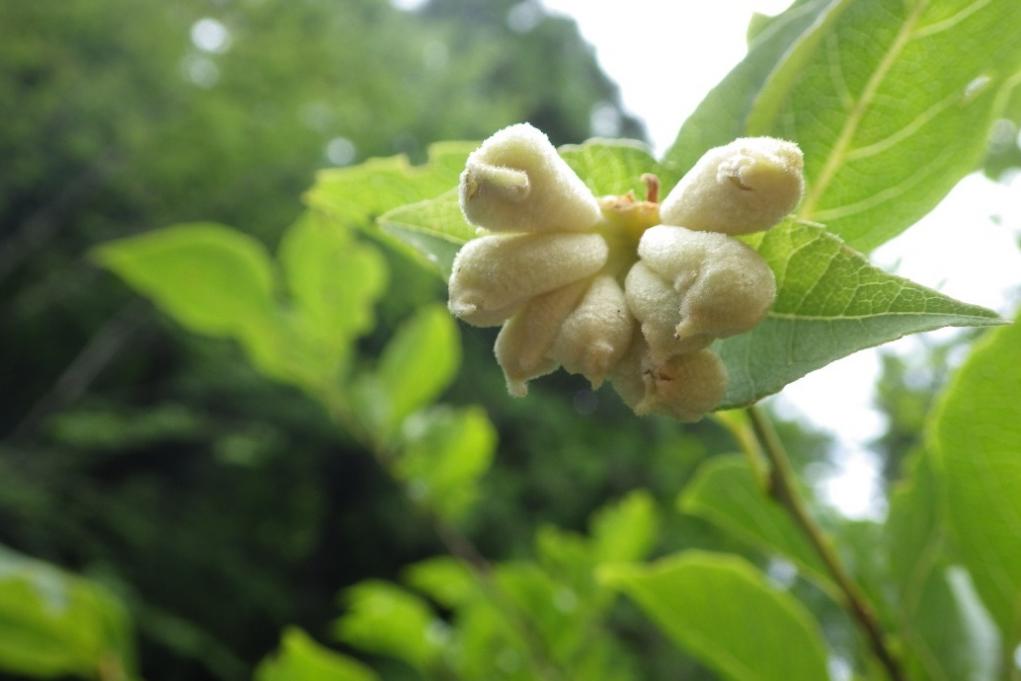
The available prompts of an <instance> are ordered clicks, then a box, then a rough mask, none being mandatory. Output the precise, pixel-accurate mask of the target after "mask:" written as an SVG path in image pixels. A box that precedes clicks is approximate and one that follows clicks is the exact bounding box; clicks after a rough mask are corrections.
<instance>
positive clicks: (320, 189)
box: [305, 142, 478, 268]
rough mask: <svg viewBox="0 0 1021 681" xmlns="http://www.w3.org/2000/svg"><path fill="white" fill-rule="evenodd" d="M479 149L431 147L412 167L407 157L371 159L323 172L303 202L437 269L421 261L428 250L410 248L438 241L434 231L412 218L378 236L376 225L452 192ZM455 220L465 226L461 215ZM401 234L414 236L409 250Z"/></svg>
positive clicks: (450, 145)
mask: <svg viewBox="0 0 1021 681" xmlns="http://www.w3.org/2000/svg"><path fill="white" fill-rule="evenodd" d="M477 146H478V144H477V143H475V142H441V143H438V144H434V145H432V146H430V147H429V160H428V162H426V163H425V164H423V165H420V166H413V165H411V164H410V163H409V162H408V159H407V157H405V156H392V157H389V158H376V159H370V160H368V161H366V162H365V163H362V164H361V165H357V166H353V167H351V168H331V169H329V170H324V171H321V172H320V173H319V174H318V175H317V176H316V182H315V184H314V185H313V187H312V189H310V190H309V191H308V192H307V193H306V194H305V201H306V203H308V205H310V206H311V207H313V208H315V209H317V210H321V211H323V212H325V213H326V214H327V215H329V216H330V217H332V218H333V219H336V220H338V221H339V222H340V223H341V224H343V225H345V226H351V227H356V228H358V229H363V230H366V231H367V232H369V233H370V234H372V235H373V236H375V237H377V238H380V237H381V238H383V239H384V240H385V241H387V243H389V244H391V245H393V246H395V247H396V248H397V249H398V250H401V251H403V252H404V253H406V254H408V255H411V256H413V257H415V258H416V259H418V260H419V262H421V263H422V264H424V265H426V266H430V267H433V268H435V267H436V263H435V262H433V261H432V260H431V259H426V258H423V257H422V253H423V252H425V253H432V249H429V248H424V247H423V246H422V244H419V243H414V242H415V241H420V242H424V243H426V244H428V243H431V242H432V241H433V240H435V238H436V235H435V234H434V233H433V232H432V231H430V230H429V229H426V228H425V227H421V228H419V227H416V225H417V221H416V220H415V219H413V218H410V219H409V222H408V224H407V225H404V224H403V223H402V222H401V221H400V220H399V219H398V220H391V221H389V222H388V224H389V225H390V226H389V227H386V228H384V230H383V232H382V233H381V232H380V230H379V229H377V224H376V221H377V219H378V218H380V217H381V216H383V215H384V214H385V213H387V211H390V210H393V209H395V208H398V207H400V206H405V205H408V204H414V203H418V202H421V201H424V200H425V199H430V198H434V197H437V196H439V195H440V194H443V193H444V192H448V191H450V190H451V189H452V188H455V187H456V186H457V178H458V176H459V175H460V174H461V171H462V170H464V163H465V160H466V159H467V158H468V154H469V153H471V152H472V150H474V149H475V148H476V147H477ZM455 199H456V195H455ZM398 217H400V216H398ZM458 221H459V222H460V223H461V224H463V222H464V220H463V218H460V216H458ZM405 231H407V232H409V233H410V234H411V235H412V236H413V238H412V239H410V241H411V242H412V244H411V246H410V247H409V246H408V244H407V243H406V242H407V241H409V239H406V238H405ZM441 231H442V230H441ZM466 238H467V237H466ZM440 240H441V241H442V239H440ZM465 240H466V239H465ZM439 246H440V245H437V247H438V249H439V250H441V251H442V250H443V249H442V248H439ZM448 250H449V249H448ZM446 257H447V254H446V253H444V257H443V258H441V259H440V260H439V262H445V261H446Z"/></svg>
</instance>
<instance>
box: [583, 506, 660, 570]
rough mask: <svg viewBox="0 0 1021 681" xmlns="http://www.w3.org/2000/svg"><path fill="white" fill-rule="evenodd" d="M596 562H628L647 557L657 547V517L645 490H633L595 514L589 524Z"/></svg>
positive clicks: (654, 507)
mask: <svg viewBox="0 0 1021 681" xmlns="http://www.w3.org/2000/svg"><path fill="white" fill-rule="evenodd" d="M589 525H590V528H591V529H590V534H591V535H592V549H593V557H594V558H595V560H596V561H598V562H628V561H633V560H640V559H642V558H644V557H645V556H647V555H648V553H649V552H650V551H651V550H652V547H653V546H654V545H655V543H656V536H657V534H658V532H659V517H658V515H657V513H656V502H655V500H654V499H653V498H652V495H651V494H649V492H648V491H646V490H636V491H634V492H631V493H630V494H628V495H627V496H626V497H624V498H623V499H621V500H620V501H617V502H615V503H611V504H607V505H606V506H603V507H602V508H600V509H599V510H598V511H596V512H595V513H594V514H593V516H592V520H591V522H590V523H589Z"/></svg>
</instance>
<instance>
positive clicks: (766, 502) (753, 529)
mask: <svg viewBox="0 0 1021 681" xmlns="http://www.w3.org/2000/svg"><path fill="white" fill-rule="evenodd" d="M677 501H678V506H679V507H680V509H681V510H682V511H684V512H685V513H690V514H691V515H695V516H698V517H700V518H703V519H704V520H707V521H709V522H711V523H713V524H714V525H716V526H718V527H719V528H721V529H723V530H725V531H727V532H730V533H731V534H733V535H734V536H735V537H738V538H739V539H742V540H743V541H746V542H748V543H750V544H752V545H754V546H756V547H757V548H759V549H761V550H764V551H766V552H768V553H772V554H778V555H780V556H781V557H783V558H786V559H787V560H789V561H791V562H792V563H794V564H795V565H797V566H798V567H799V568H801V569H802V570H803V571H804V572H805V574H806V575H808V576H809V577H811V578H812V579H813V580H815V581H816V582H818V583H819V585H820V586H822V587H823V588H824V589H827V590H828V591H829V592H830V593H837V591H836V589H835V587H834V586H833V583H832V581H831V580H830V577H829V575H828V574H827V571H826V566H825V565H823V563H822V561H821V560H820V559H819V556H818V554H817V553H816V552H815V550H814V549H813V548H812V546H811V544H809V543H808V540H807V539H805V535H804V534H803V533H802V532H801V531H800V530H799V529H798V528H797V526H795V525H794V522H793V521H792V520H791V519H790V516H788V515H787V512H786V511H784V510H783V509H782V508H781V507H780V506H779V505H777V504H776V503H775V502H774V501H773V500H772V499H770V498H769V497H768V496H766V493H765V490H763V488H762V485H761V484H759V481H758V480H756V479H755V475H754V474H753V473H752V470H751V469H750V468H749V467H748V462H747V461H745V460H744V458H743V457H742V456H741V455H739V454H734V455H729V456H720V457H714V458H712V459H711V460H709V461H707V462H706V463H704V464H702V466H701V467H700V468H699V470H698V473H697V474H696V476H695V479H694V480H692V481H691V483H689V484H688V486H687V487H686V488H685V490H684V491H683V492H682V493H681V495H680V497H678V500H677Z"/></svg>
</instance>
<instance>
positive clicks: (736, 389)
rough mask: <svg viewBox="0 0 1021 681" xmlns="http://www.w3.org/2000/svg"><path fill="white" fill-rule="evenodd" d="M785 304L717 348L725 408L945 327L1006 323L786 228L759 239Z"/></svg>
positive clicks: (829, 240) (802, 228)
mask: <svg viewBox="0 0 1021 681" xmlns="http://www.w3.org/2000/svg"><path fill="white" fill-rule="evenodd" d="M759 238H760V241H759V244H758V250H759V253H760V254H761V255H762V256H763V257H764V258H765V259H766V262H767V263H768V264H769V266H770V267H771V268H772V269H773V272H774V273H775V274H776V280H777V289H778V290H777V297H776V302H775V303H774V305H773V308H772V310H771V311H770V313H769V315H768V317H767V318H766V319H765V321H763V322H762V323H761V324H759V325H758V326H757V327H755V328H754V329H752V330H751V331H750V332H748V333H744V334H741V335H739V336H734V337H731V338H726V339H724V340H722V341H719V342H718V343H717V344H716V345H715V346H714V347H715V348H716V349H717V351H718V352H719V354H720V357H721V358H722V359H723V361H724V363H725V364H726V366H727V372H728V376H729V377H728V383H727V394H726V396H725V397H724V400H723V405H722V406H721V408H727V407H733V406H742V405H746V404H750V403H752V402H754V401H755V400H758V399H761V398H762V397H765V396H766V395H770V394H773V393H775V392H777V391H779V390H780V389H781V388H783V386H785V385H787V384H788V383H790V382H791V381H794V380H797V379H798V378H801V377H802V376H804V375H805V374H807V373H809V372H811V371H814V370H815V369H818V368H820V367H823V366H825V365H827V364H829V363H830V362H832V361H834V360H837V359H839V358H841V357H844V356H846V355H849V354H851V353H853V352H857V351H858V350H861V349H863V348H868V347H872V346H874V345H879V344H881V343H886V342H888V341H891V340H894V339H897V338H900V337H901V336H905V335H907V334H911V333H918V332H920V331H931V330H933V329H938V328H942V327H945V326H989V325H995V324H1000V323H1002V322H1001V320H1000V318H999V316H998V315H997V314H996V313H995V312H992V311H990V310H987V309H985V308H982V307H978V306H976V305H968V304H966V303H961V302H958V301H956V300H954V299H952V298H949V297H947V296H944V295H943V294H941V293H938V292H936V291H933V290H931V289H927V288H925V287H924V286H920V285H918V284H915V283H913V282H910V281H908V280H906V279H903V278H901V277H897V276H894V275H892V274H887V273H886V272H884V271H882V270H880V269H878V268H876V267H873V266H871V265H869V263H868V261H867V260H866V259H865V258H864V257H863V256H862V255H860V254H858V253H856V252H855V251H853V250H851V249H850V248H847V247H846V246H845V245H844V244H842V243H841V241H840V239H838V238H836V237H835V236H833V235H832V234H829V233H828V232H827V231H826V230H823V229H820V228H818V227H813V226H810V225H802V224H798V223H791V222H788V223H784V224H782V225H779V226H777V227H774V228H773V229H771V230H770V231H769V232H767V233H766V234H765V235H762V236H760V237H759Z"/></svg>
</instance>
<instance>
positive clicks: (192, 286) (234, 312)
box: [93, 223, 274, 336]
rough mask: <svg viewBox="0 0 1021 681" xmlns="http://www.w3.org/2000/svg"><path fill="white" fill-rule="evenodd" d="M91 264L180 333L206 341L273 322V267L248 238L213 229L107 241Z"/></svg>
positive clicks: (200, 226)
mask: <svg viewBox="0 0 1021 681" xmlns="http://www.w3.org/2000/svg"><path fill="white" fill-rule="evenodd" d="M93 255H94V257H95V259H96V260H97V262H99V263H100V264H101V265H103V266H104V267H106V268H107V269H109V270H111V271H113V272H114V273H115V274H117V275H118V276H119V277H121V278H122V279H124V280H125V281H126V282H127V283H128V284H130V285H131V286H132V287H133V288H134V289H136V290H137V291H139V292H140V293H142V294H144V295H145V296H147V297H148V298H150V299H151V300H152V301H153V302H154V303H155V304H156V305H157V306H158V307H159V308H161V309H162V310H163V311H164V312H166V313H167V314H168V315H170V316H171V317H173V318H174V320H175V321H177V322H178V323H180V324H181V325H183V326H184V327H186V328H188V329H190V330H192V331H196V332H198V333H204V334H208V335H212V336H231V335H240V334H246V333H249V332H251V331H258V330H261V329H262V328H264V327H265V326H267V325H269V324H270V323H271V319H272V316H273V307H274V303H273V289H274V278H273V266H272V263H271V261H270V258H269V255H268V254H267V253H266V249H265V248H263V246H262V244H260V243H259V242H258V241H256V240H255V239H253V238H251V237H249V236H247V235H245V234H242V233H241V232H238V231H236V230H233V229H230V228H229V227H224V226H223V225H217V224H213V223H193V224H182V225H177V226H174V227H168V228H166V229H161V230H157V231H154V232H148V233H146V234H142V235H140V236H135V237H128V238H126V239H119V240H117V241H112V242H109V243H107V244H104V245H103V246H100V247H99V248H98V249H96V250H95V251H94V253H93Z"/></svg>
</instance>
